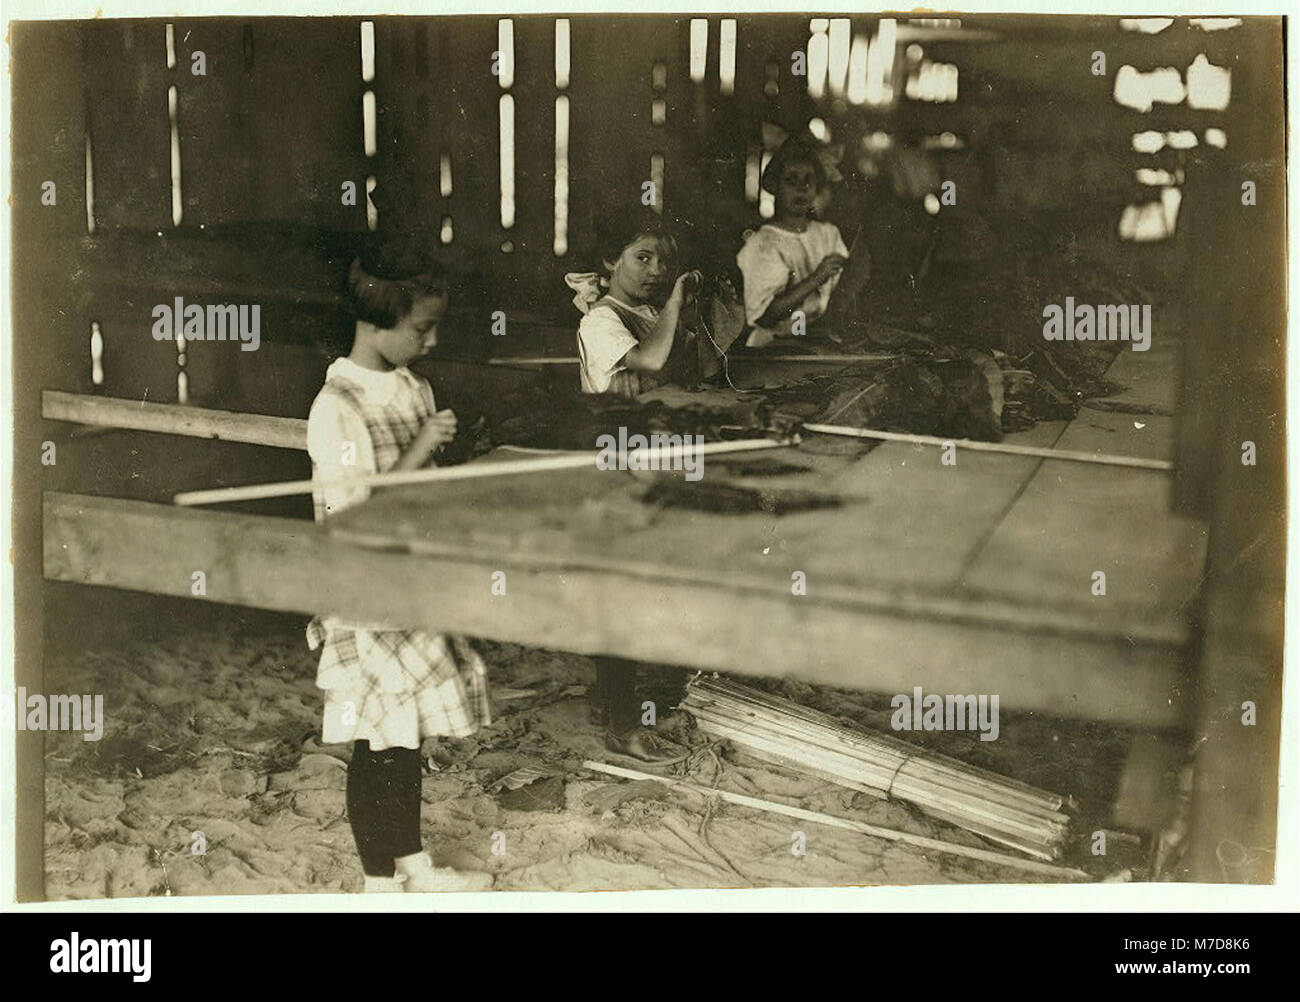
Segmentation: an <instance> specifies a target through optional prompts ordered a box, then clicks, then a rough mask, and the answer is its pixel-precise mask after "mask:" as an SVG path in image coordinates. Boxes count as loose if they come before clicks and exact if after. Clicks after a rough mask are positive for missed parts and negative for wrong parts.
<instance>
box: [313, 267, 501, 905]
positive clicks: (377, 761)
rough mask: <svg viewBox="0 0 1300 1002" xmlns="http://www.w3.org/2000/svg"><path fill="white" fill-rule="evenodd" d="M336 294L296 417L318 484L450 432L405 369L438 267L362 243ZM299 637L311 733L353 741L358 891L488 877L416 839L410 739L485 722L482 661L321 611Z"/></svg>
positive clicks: (441, 441)
mask: <svg viewBox="0 0 1300 1002" xmlns="http://www.w3.org/2000/svg"><path fill="white" fill-rule="evenodd" d="M348 292H349V299H350V301H351V304H352V307H353V311H354V313H355V314H356V318H357V320H356V336H355V340H354V342H353V347H352V352H351V354H349V355H348V356H347V357H346V358H340V359H338V360H337V361H335V362H334V363H333V364H332V365H331V366H330V368H329V370H328V372H327V373H326V377H325V385H324V387H323V388H322V389H321V391H320V393H319V394H318V395H317V396H316V400H315V402H314V403H313V404H312V408H311V415H310V417H309V418H308V421H307V447H308V451H309V453H310V454H311V459H312V476H313V478H314V479H316V480H317V481H318V482H320V483H321V484H333V485H337V484H338V482H340V481H346V480H347V479H348V478H349V477H356V476H364V475H366V474H370V473H377V472H383V471H386V470H409V469H418V468H420V467H422V466H428V465H431V464H432V463H433V460H434V455H435V453H436V452H437V451H438V450H439V449H440V448H441V447H442V446H443V445H445V444H446V443H447V442H450V441H451V440H452V438H454V437H455V434H456V416H455V415H454V414H453V413H452V412H451V411H449V410H448V411H438V410H437V408H436V405H435V403H434V399H433V391H432V389H431V388H430V387H429V384H428V383H427V382H426V381H425V380H423V379H421V378H420V377H419V376H416V375H415V374H414V373H412V372H411V371H410V369H408V368H407V367H406V366H407V363H408V362H410V361H411V360H412V359H414V358H416V357H417V356H419V355H421V354H423V353H424V352H425V351H427V350H428V349H429V348H430V347H432V346H433V345H434V343H435V342H436V339H437V330H438V322H439V320H440V319H441V318H442V315H443V313H444V312H445V311H446V308H447V282H446V278H445V276H444V275H443V273H442V272H441V269H440V268H439V267H438V266H437V265H435V264H431V263H430V262H428V261H421V260H419V259H418V257H417V258H414V259H413V258H410V257H404V256H403V254H402V253H401V252H400V251H394V250H393V249H392V248H391V247H389V248H383V247H376V248H371V249H369V250H367V251H366V252H364V253H363V255H362V257H361V258H360V259H358V260H357V261H356V262H354V263H353V265H352V268H351V272H350V274H349V278H348ZM368 495H369V490H368V489H367V488H365V487H352V486H346V485H344V486H331V487H327V488H322V489H321V490H318V491H316V492H315V494H314V496H313V500H314V502H315V505H316V518H317V520H318V521H319V520H321V519H324V518H326V517H328V516H329V515H330V514H331V513H333V512H336V511H338V510H340V509H342V508H346V507H348V506H350V505H353V504H357V503H359V502H361V501H364V500H365V499H366V497H367V496H368ZM307 637H308V643H309V644H310V646H311V647H312V649H313V650H315V649H317V648H319V649H320V651H321V659H320V666H319V668H318V669H317V674H316V684H317V686H318V687H319V688H321V689H323V690H324V692H325V720H324V726H323V729H322V730H323V734H322V740H323V741H324V742H325V743H326V744H338V743H343V742H352V743H353V751H352V761H351V764H350V765H349V767H348V780H347V807H348V817H349V820H350V821H351V825H352V833H353V836H354V838H355V839H356V844H357V852H358V853H359V855H360V856H361V864H362V869H363V870H364V872H365V884H366V890H367V891H399V890H408V891H452V890H457V891H459V890H481V889H485V888H487V887H490V886H491V884H492V877H491V875H490V874H486V873H471V872H465V871H457V870H452V869H448V868H446V867H435V866H434V865H433V862H432V860H431V858H430V857H429V855H428V854H427V853H425V852H423V851H422V849H421V842H420V784H421V768H420V742H421V739H422V738H425V737H429V736H432V735H449V736H453V737H465V736H467V735H470V734H473V733H474V731H475V730H477V728H478V727H480V726H481V725H483V724H486V723H488V722H489V709H488V703H487V678H486V673H485V670H484V666H483V662H482V660H481V659H480V658H479V657H478V656H477V654H476V653H475V652H474V651H473V649H472V648H471V647H470V646H469V644H468V643H467V642H466V641H464V640H462V639H461V638H458V637H450V636H443V635H435V634H430V633H426V632H425V631H423V630H407V629H393V628H392V627H391V626H388V625H376V624H361V623H350V622H346V621H344V620H341V619H338V618H333V617H331V618H327V619H324V620H322V619H315V620H313V621H312V623H311V625H310V626H309V627H308V631H307Z"/></svg>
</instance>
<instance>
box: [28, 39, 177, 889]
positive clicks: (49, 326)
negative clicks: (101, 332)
mask: <svg viewBox="0 0 1300 1002" xmlns="http://www.w3.org/2000/svg"><path fill="white" fill-rule="evenodd" d="M101 23H104V22H101ZM10 30H11V33H12V34H11V42H12V53H11V54H12V59H13V62H12V67H13V75H14V79H13V118H12V130H13V132H12V144H13V145H12V152H13V196H12V201H11V205H12V208H13V219H12V222H13V240H14V244H13V246H14V255H13V269H14V271H13V322H14V325H13V332H14V340H13V356H12V357H13V366H14V369H13V383H12V386H13V388H14V389H15V390H16V394H15V399H14V438H13V443H14V468H13V478H14V482H13V490H14V494H13V509H12V511H13V515H12V517H13V540H12V546H13V551H12V553H13V557H12V559H13V564H14V605H13V615H14V644H15V649H14V651H12V652H6V655H7V656H12V659H13V660H12V662H11V663H12V664H13V666H14V685H15V686H23V687H25V688H26V689H27V691H28V692H29V693H37V692H44V691H45V690H44V649H45V648H44V629H45V627H46V625H47V624H46V623H45V586H44V583H43V581H42V575H41V568H42V559H41V508H40V504H41V498H40V492H41V491H42V490H43V489H44V488H45V487H47V486H49V484H50V478H52V477H56V476H58V475H60V474H61V473H63V472H65V471H63V470H60V469H59V467H58V465H57V463H58V461H59V458H60V457H59V456H58V453H57V445H56V446H55V448H56V451H55V452H53V453H51V452H49V449H50V445H49V444H47V443H50V442H51V441H52V440H53V439H54V438H55V435H54V434H53V429H52V428H51V427H50V426H49V425H48V424H46V423H45V422H44V421H43V420H42V419H41V413H40V402H39V401H38V400H37V398H36V394H35V393H33V392H31V389H30V388H31V387H37V386H64V387H67V388H68V389H86V388H89V382H90V380H89V375H90V350H89V346H90V324H89V322H88V320H87V318H86V316H85V314H84V313H83V312H82V311H81V309H80V306H81V305H82V304H81V303H79V301H78V297H77V296H76V295H75V292H73V291H70V290H72V289H75V286H74V285H73V284H72V283H71V282H70V281H69V276H68V273H67V269H69V267H70V266H71V265H72V263H73V262H75V261H76V259H77V258H76V253H77V248H78V245H79V243H80V241H82V240H84V239H85V235H86V231H87V222H86V187H85V177H86V147H85V142H86V140H85V137H86V132H85V121H86V108H85V104H84V91H83V87H84V82H83V74H82V34H81V31H82V26H81V25H80V24H79V23H77V22H35V21H28V22H18V23H15V24H14V25H13V26H12V27H11V29H10ZM114 79H118V80H120V79H121V76H120V75H119V76H117V77H114ZM165 111H166V109H165V108H164V113H165ZM97 163H98V161H97ZM47 182H49V183H52V184H53V185H54V188H53V190H52V198H53V203H52V204H51V203H50V202H48V201H43V196H46V195H47V192H49V191H50V189H48V188H47V187H46V184H47ZM65 311H67V312H66V313H65ZM13 723H14V721H13V720H10V721H8V724H9V725H10V726H12V725H13ZM15 742H16V743H15V769H16V776H15V783H16V789H15V810H14V814H13V820H14V827H13V831H14V839H15V844H14V845H13V846H12V850H13V852H14V860H15V870H16V877H17V883H16V893H17V898H18V900H19V901H39V900H42V899H43V898H44V896H45V877H44V874H45V861H44V829H45V764H44V734H43V732H40V731H29V730H25V731H19V732H17V733H16V734H15Z"/></svg>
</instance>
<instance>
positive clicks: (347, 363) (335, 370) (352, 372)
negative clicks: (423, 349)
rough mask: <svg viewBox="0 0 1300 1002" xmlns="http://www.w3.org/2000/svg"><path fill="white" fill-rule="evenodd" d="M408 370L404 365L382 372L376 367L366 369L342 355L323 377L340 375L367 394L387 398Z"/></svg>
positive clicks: (395, 389)
mask: <svg viewBox="0 0 1300 1002" xmlns="http://www.w3.org/2000/svg"><path fill="white" fill-rule="evenodd" d="M409 371H410V370H408V369H407V368H406V366H400V367H398V368H396V369H388V370H386V371H383V372H381V371H380V370H378V369H367V368H366V367H365V366H364V365H358V364H357V363H356V362H354V361H352V359H350V358H347V357H344V358H340V359H336V360H335V361H334V363H333V364H332V365H331V366H330V367H329V371H328V372H327V373H326V374H325V377H326V378H327V379H328V378H329V377H331V376H341V377H343V378H344V379H348V380H350V381H352V382H354V383H356V384H357V385H358V386H360V387H361V388H362V389H363V390H364V391H365V392H366V394H367V395H373V396H375V397H377V398H379V399H388V398H389V397H391V396H392V395H393V394H394V393H395V392H396V391H397V387H398V384H399V382H400V381H401V379H402V375H401V374H402V373H405V372H409Z"/></svg>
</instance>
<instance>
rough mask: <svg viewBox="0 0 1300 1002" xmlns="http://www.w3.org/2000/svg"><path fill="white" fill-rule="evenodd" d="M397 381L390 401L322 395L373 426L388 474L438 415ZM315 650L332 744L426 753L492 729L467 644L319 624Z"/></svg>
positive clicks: (346, 388) (476, 661)
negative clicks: (432, 740)
mask: <svg viewBox="0 0 1300 1002" xmlns="http://www.w3.org/2000/svg"><path fill="white" fill-rule="evenodd" d="M398 376H399V378H401V379H402V386H401V389H400V391H399V392H398V393H396V394H394V395H393V398H392V399H391V400H389V401H387V402H386V403H383V404H378V403H374V402H372V401H370V400H368V399H367V397H366V394H365V392H364V391H363V390H362V388H361V387H360V386H357V385H356V384H354V383H352V382H350V381H349V380H346V379H342V378H338V377H334V378H331V379H328V380H327V381H326V383H325V386H324V387H323V388H322V390H321V392H322V393H332V394H335V395H337V396H338V397H340V398H341V400H342V401H343V402H344V403H346V405H347V406H348V407H350V408H352V409H353V410H354V411H355V412H356V413H357V414H358V415H360V416H361V418H362V420H364V421H365V425H366V430H367V431H368V432H369V433H370V443H371V446H372V448H373V450H374V456H375V467H376V469H377V470H378V471H380V472H382V471H384V470H387V469H390V468H391V467H392V466H393V465H394V464H395V463H396V462H397V460H398V458H399V457H400V456H401V454H402V452H403V451H404V450H405V449H406V447H407V446H408V445H410V443H411V441H412V440H413V439H414V438H415V436H416V434H417V433H418V432H419V430H420V427H421V426H422V425H423V424H424V422H425V421H426V420H427V419H428V418H429V417H431V416H432V415H433V410H432V408H431V407H430V406H429V403H428V401H427V400H426V399H425V397H424V395H423V394H421V393H420V389H419V383H418V381H417V380H418V377H416V376H414V375H412V374H410V373H406V372H399V373H398ZM314 500H315V505H316V520H317V521H318V522H319V521H321V520H322V519H323V518H324V517H325V503H324V498H323V496H322V495H321V493H320V492H317V493H316V494H315V495H314ZM307 643H308V645H309V646H310V647H311V649H312V650H316V649H317V648H320V651H321V659H320V666H319V667H318V668H317V671H316V685H317V687H318V688H320V689H322V690H324V692H325V717H324V724H323V727H322V735H321V740H322V741H323V742H324V743H325V744H342V743H345V742H351V741H369V742H370V748H371V750H372V751H381V750H383V749H385V748H419V747H420V740H421V739H422V738H425V737H431V736H434V735H447V736H452V737H465V736H468V735H470V734H473V733H474V732H475V731H476V730H477V729H478V728H479V727H482V726H484V725H486V724H488V723H490V722H491V711H490V709H489V706H488V687H487V669H486V666H485V665H484V663H483V659H482V658H481V657H480V656H479V655H478V653H477V652H476V651H475V650H474V649H473V647H472V646H471V645H470V643H469V641H468V640H466V639H465V638H463V637H457V636H449V635H445V634H431V633H427V632H425V631H424V630H399V629H392V628H390V627H387V626H371V625H365V626H362V625H359V624H354V623H346V624H345V623H342V622H341V621H339V620H336V619H333V618H331V619H324V620H323V619H321V618H320V617H317V618H315V619H313V620H312V621H311V623H310V624H309V625H308V627H307Z"/></svg>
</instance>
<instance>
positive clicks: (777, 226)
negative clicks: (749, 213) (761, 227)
mask: <svg viewBox="0 0 1300 1002" xmlns="http://www.w3.org/2000/svg"><path fill="white" fill-rule="evenodd" d="M814 222H815V220H814V219H813V218H812V217H811V216H810V217H809V218H808V219H807V220H805V221H804V226H803V229H802V230H796V229H791V228H790V227H789V226H783V225H782V224H781V223H778V222H776V221H775V220H768V222H767V225H768V226H771V227H772V228H773V229H777V230H780V231H781V232H782V233H795V234H803V233H807V232H808V231H809V230H810V229H812V225H813V223H814Z"/></svg>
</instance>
